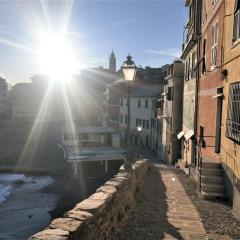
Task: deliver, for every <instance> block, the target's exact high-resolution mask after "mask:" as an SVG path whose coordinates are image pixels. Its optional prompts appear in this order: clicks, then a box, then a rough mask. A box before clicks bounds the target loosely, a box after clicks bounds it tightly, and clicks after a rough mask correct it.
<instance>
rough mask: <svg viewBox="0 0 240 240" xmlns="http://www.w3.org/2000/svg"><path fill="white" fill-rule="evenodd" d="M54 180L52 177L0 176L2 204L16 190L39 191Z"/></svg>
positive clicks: (6, 174)
mask: <svg viewBox="0 0 240 240" xmlns="http://www.w3.org/2000/svg"><path fill="white" fill-rule="evenodd" d="M53 181H54V180H53V178H51V177H50V176H38V177H35V176H26V175H24V174H8V173H4V174H0V204H1V203H2V202H4V201H5V200H6V199H7V197H8V196H9V195H10V194H11V193H12V192H13V191H14V190H15V189H16V190H19V191H21V190H24V189H26V188H27V189H31V190H32V191H38V190H40V189H42V188H43V187H45V186H47V185H49V184H51V183H52V182H53Z"/></svg>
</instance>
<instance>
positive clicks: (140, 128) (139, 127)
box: [137, 125, 142, 158]
mask: <svg viewBox="0 0 240 240" xmlns="http://www.w3.org/2000/svg"><path fill="white" fill-rule="evenodd" d="M137 131H138V138H139V139H140V134H141V131H142V125H139V126H137ZM138 157H139V152H138V142H137V158H138Z"/></svg>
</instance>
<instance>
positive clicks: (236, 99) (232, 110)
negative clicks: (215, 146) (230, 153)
mask: <svg viewBox="0 0 240 240" xmlns="http://www.w3.org/2000/svg"><path fill="white" fill-rule="evenodd" d="M226 125H227V129H226V135H227V137H229V138H231V139H233V140H234V141H236V142H238V143H240V82H237V83H233V84H231V85H230V87H229V97H228V112H227V123H226Z"/></svg>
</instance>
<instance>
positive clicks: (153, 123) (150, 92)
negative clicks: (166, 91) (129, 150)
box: [119, 84, 163, 150]
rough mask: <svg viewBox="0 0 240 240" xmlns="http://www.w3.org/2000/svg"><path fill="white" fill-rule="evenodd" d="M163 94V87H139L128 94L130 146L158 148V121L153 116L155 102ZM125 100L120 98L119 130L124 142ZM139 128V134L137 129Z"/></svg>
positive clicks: (125, 125)
mask: <svg viewBox="0 0 240 240" xmlns="http://www.w3.org/2000/svg"><path fill="white" fill-rule="evenodd" d="M162 92H163V85H160V84H154V85H147V86H139V87H137V88H135V89H134V90H132V92H131V93H130V142H131V145H135V146H139V147H146V148H150V149H152V150H155V149H157V148H158V146H157V142H158V139H157V138H158V134H157V133H158V123H157V122H158V121H157V118H156V116H155V102H156V100H157V99H158V98H159V96H161V94H162ZM127 112H128V108H127V98H126V97H124V98H120V114H119V125H120V127H119V129H120V136H121V140H122V141H123V142H124V140H125V134H126V130H127V121H128V114H127ZM138 126H141V127H142V130H141V132H138V131H137V127H138Z"/></svg>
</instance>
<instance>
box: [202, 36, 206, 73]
mask: <svg viewBox="0 0 240 240" xmlns="http://www.w3.org/2000/svg"><path fill="white" fill-rule="evenodd" d="M206 44H207V40H206V38H204V39H203V59H202V75H205V74H206Z"/></svg>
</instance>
